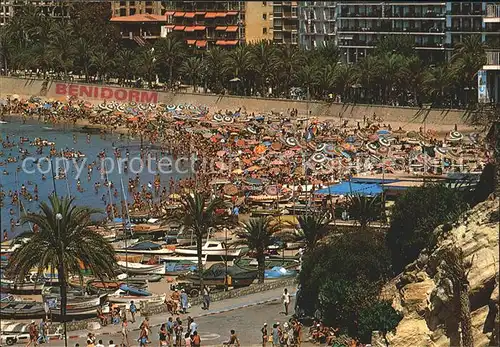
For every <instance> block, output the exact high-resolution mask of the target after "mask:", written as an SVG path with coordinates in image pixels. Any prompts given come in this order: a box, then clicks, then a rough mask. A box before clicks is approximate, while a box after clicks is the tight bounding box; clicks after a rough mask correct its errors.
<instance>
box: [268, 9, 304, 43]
mask: <svg viewBox="0 0 500 347" xmlns="http://www.w3.org/2000/svg"><path fill="white" fill-rule="evenodd" d="M273 42H274V43H276V44H290V45H298V43H299V4H298V1H273Z"/></svg>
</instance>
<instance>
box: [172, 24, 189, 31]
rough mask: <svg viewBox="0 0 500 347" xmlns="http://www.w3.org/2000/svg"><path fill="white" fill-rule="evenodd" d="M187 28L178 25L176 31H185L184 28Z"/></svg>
mask: <svg viewBox="0 0 500 347" xmlns="http://www.w3.org/2000/svg"><path fill="white" fill-rule="evenodd" d="M185 27H186V26H184V25H176V26H175V27H174V30H176V31H184V28H185Z"/></svg>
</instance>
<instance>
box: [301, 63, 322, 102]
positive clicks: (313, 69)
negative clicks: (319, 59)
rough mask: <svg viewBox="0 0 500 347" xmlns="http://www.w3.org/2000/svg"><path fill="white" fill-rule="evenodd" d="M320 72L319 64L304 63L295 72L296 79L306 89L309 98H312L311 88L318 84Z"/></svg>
mask: <svg viewBox="0 0 500 347" xmlns="http://www.w3.org/2000/svg"><path fill="white" fill-rule="evenodd" d="M319 73H320V72H319V71H318V67H317V66H312V65H304V66H302V67H301V68H300V69H299V70H298V71H297V73H296V74H295V79H296V80H297V81H298V82H299V83H300V85H301V86H302V87H304V88H305V89H306V92H307V100H310V99H311V89H312V88H314V87H315V86H316V84H317V81H318V75H319Z"/></svg>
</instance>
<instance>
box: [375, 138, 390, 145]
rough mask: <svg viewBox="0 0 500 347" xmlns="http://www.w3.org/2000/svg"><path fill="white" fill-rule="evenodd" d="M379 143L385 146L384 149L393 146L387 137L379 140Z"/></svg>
mask: <svg viewBox="0 0 500 347" xmlns="http://www.w3.org/2000/svg"><path fill="white" fill-rule="evenodd" d="M378 142H379V143H380V144H381V145H382V146H384V147H389V146H390V145H391V143H390V142H389V140H388V139H386V138H385V137H381V138H379V139H378Z"/></svg>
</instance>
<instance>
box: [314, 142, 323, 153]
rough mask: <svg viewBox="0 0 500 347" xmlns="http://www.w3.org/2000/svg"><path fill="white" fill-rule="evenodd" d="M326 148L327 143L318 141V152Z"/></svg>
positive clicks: (316, 148) (316, 149)
mask: <svg viewBox="0 0 500 347" xmlns="http://www.w3.org/2000/svg"><path fill="white" fill-rule="evenodd" d="M325 148H326V143H318V144H317V145H316V146H315V148H314V150H315V151H316V152H321V151H323V150H324V149H325Z"/></svg>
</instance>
